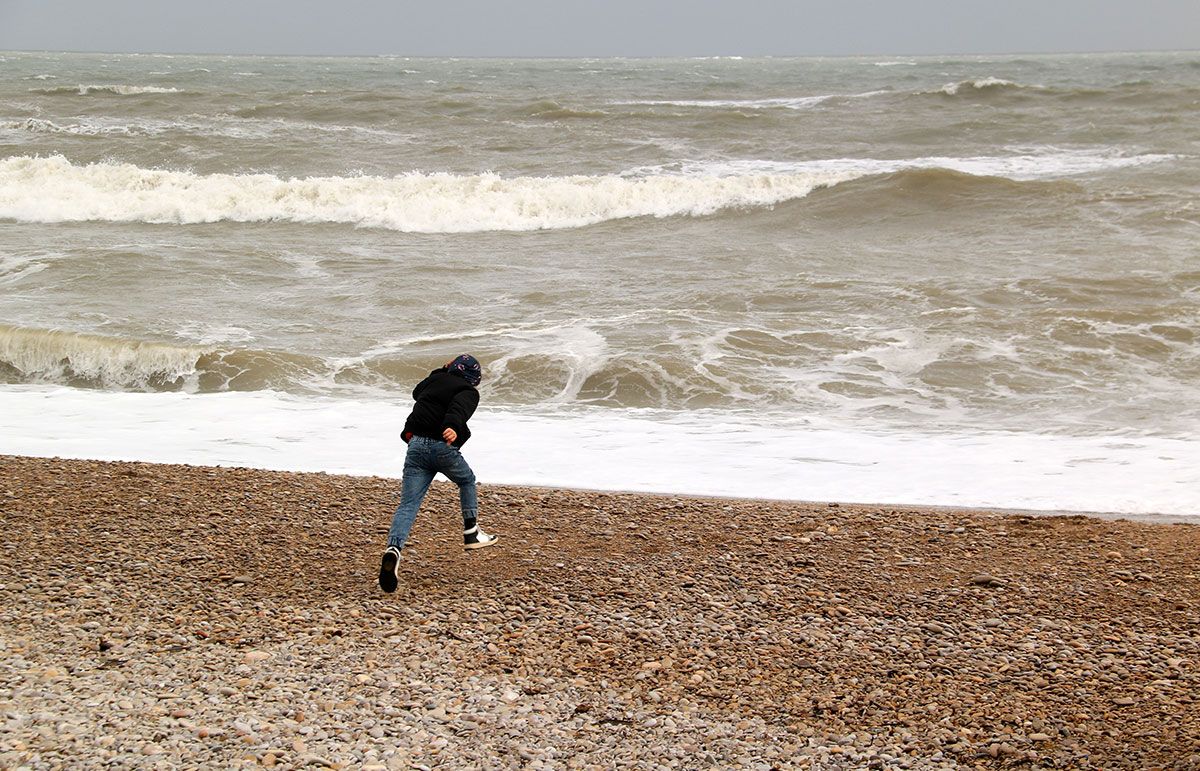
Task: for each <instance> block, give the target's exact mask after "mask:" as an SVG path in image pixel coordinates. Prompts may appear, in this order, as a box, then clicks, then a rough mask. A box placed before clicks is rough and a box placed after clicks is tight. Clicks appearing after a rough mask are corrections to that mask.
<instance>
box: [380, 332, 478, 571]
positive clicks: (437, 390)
mask: <svg viewBox="0 0 1200 771" xmlns="http://www.w3.org/2000/svg"><path fill="white" fill-rule="evenodd" d="M482 377H483V373H482V370H481V369H480V366H479V362H478V361H476V360H475V357H474V356H471V355H469V354H465V353H464V354H463V355H461V356H459V357H457V358H455V359H454V361H451V362H450V363H449V364H447V365H446V366H444V367H442V368H441V369H435V370H434V371H433V372H430V373H429V377H427V378H425V379H424V380H422V381H421V382H420V383H418V384H417V387H416V388H414V389H413V398H414V399H416V400H417V403H416V404H415V405H414V406H413V410H412V414H411V415H409V416H408V420H407V421H405V423H404V433H403V435H402V436H403V438H404V441H405V442H407V443H408V453H407V454H406V455H405V456H404V481H403V482H402V485H401V492H400V505H399V506H397V507H396V514H395V515H394V516H393V517H392V528H391V530H390V531H389V532H388V545H387V550H386V551H384V553H383V559H382V560H381V561H380V564H379V588H380V589H382V590H383V591H385V592H394V591H396V585H397V584H398V583H399V581H400V571H399V565H400V551H401V549H403V548H404V543H405V542H406V541H407V540H408V533H409V531H410V530H412V526H413V520H415V519H416V517H417V509H418V508H420V506H421V501H422V500H424V498H425V493H426V492H428V491H429V485H430V483H431V482H433V477H434V475H435V474H437V473H438V472H439V471H440V472H441V473H442V474H444V475H445V476H446V478H448V479H449V480H450V481H451V482H453V483H454V484H456V485H458V498H459V501H460V503H461V504H462V516H463V548H464V549H482V548H484V547H485V546H491V545H492V544H494V543H496V540H497V537H496V536H494V535H488V534H487V533H485V532H483V530H481V529H479V523H478V521H477V519H478V516H479V500H478V497H477V495H476V492H475V474H474V472H472V471H471V467H470V466H468V465H467V461H466V460H465V459H464V458H463V456H462V453H461V452H459V448H461V447H462V446H463V445H464V444H466V442H467V440H468V439H470V438H471V429H469V428H467V420H469V419H470V417H471V415H472V414H474V412H475V408H476V407H477V406H479V391H478V390H476V386H478V385H479V381H480V380H481V379H482Z"/></svg>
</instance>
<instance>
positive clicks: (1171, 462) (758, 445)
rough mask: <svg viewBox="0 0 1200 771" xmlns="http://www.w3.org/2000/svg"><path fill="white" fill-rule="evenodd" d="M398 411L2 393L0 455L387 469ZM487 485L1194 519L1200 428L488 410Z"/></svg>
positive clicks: (267, 395)
mask: <svg viewBox="0 0 1200 771" xmlns="http://www.w3.org/2000/svg"><path fill="white" fill-rule="evenodd" d="M407 412H408V407H407V406H405V405H403V404H400V403H398V402H397V401H396V400H394V399H387V400H372V401H367V400H342V399H339V400H334V399H301V398H297V397H290V396H284V395H281V394H277V393H272V392H262V391H260V392H252V393H225V394H212V395H202V396H197V395H191V394H180V393H154V394H131V393H105V392H102V391H86V390H74V389H66V388H45V387H34V386H5V387H0V453H15V454H20V455H34V456H46V457H50V456H56V457H67V458H95V459H109V460H143V461H157V462H169V463H195V464H209V465H232V466H251V467H258V468H269V469H281V470H295V471H328V472H342V473H352V474H379V475H383V476H391V477H396V476H399V474H400V470H401V467H402V465H403V447H404V446H403V444H402V443H401V442H400V440H399V438H398V437H399V435H400V432H401V428H402V427H403V424H404V419H405V417H406V415H407ZM472 428H473V429H474V432H475V436H474V438H473V439H472V440H471V443H470V444H469V445H468V446H467V450H466V452H467V456H468V458H469V459H470V461H471V463H472V465H473V466H474V468H475V471H476V473H477V474H478V476H479V478H480V480H481V481H482V482H484V483H485V484H486V483H512V484H536V485H551V486H568V487H579V488H591V489H611V490H636V491H649V492H663V493H692V494H701V495H724V496H737V497H766V498H778V499H791V500H815V501H828V500H840V501H859V502H870V503H884V504H928V505H948V506H987V507H997V508H1018V509H1042V510H1075V511H1099V512H1120V513H1131V514H1138V513H1143V514H1151V513H1159V514H1179V515H1193V516H1194V515H1197V514H1200V438H1194V439H1160V438H1141V437H1129V436H1119V437H1118V436H1114V437H1068V436H1049V435H1039V434H1021V433H984V432H979V433H970V434H967V433H961V434H936V433H925V434H921V433H911V432H909V433H895V432H892V433H889V432H886V431H868V430H862V429H857V428H854V427H849V426H837V425H814V424H811V423H806V422H804V421H802V420H798V419H794V420H791V421H789V420H787V419H784V418H778V417H776V418H773V419H772V420H771V421H770V422H757V421H755V420H753V419H752V418H750V417H748V416H741V415H728V414H721V413H705V412H691V413H682V414H681V413H676V414H664V413H649V412H638V411H621V410H604V409H593V410H571V411H562V410H561V409H556V410H553V411H550V410H536V411H535V410H526V411H513V410H498V409H488V408H487V407H486V406H485V407H484V408H483V409H481V410H480V412H479V413H478V414H477V415H476V417H475V418H474V419H472Z"/></svg>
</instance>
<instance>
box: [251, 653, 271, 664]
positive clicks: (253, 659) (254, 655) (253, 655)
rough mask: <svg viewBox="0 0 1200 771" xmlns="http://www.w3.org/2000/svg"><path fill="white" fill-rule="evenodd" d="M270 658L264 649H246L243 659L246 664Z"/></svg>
mask: <svg viewBox="0 0 1200 771" xmlns="http://www.w3.org/2000/svg"><path fill="white" fill-rule="evenodd" d="M269 658H271V654H270V653H267V652H266V651H247V653H246V656H245V659H246V663H247V664H257V663H258V662H260V661H266V660H267V659H269Z"/></svg>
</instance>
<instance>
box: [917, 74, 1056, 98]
mask: <svg viewBox="0 0 1200 771" xmlns="http://www.w3.org/2000/svg"><path fill="white" fill-rule="evenodd" d="M1024 88H1041V86H1024V85H1021V84H1020V83H1014V82H1013V81H1011V80H1004V79H1003V78H993V77H988V78H978V79H976V80H960V81H958V82H957V83H947V84H946V85H944V86H942V87H941V88H939V89H937V90H936V91H927V92H925V93H934V94H945V95H947V96H958V95H960V94H969V93H975V94H978V93H1000V92H1003V91H1017V90H1020V89H1024Z"/></svg>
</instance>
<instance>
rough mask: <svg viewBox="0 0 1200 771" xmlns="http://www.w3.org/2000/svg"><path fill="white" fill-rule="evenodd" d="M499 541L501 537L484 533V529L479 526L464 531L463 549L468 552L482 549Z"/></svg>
mask: <svg viewBox="0 0 1200 771" xmlns="http://www.w3.org/2000/svg"><path fill="white" fill-rule="evenodd" d="M499 540H500V537H499V536H495V535H489V534H488V533H485V532H483V528H481V527H479V525H475V527H469V528H467V529H466V530H464V531H463V548H464V549H467V550H471V549H482V548H484V547H485V546H491V545H492V544H494V543H495V542H496V541H499Z"/></svg>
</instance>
